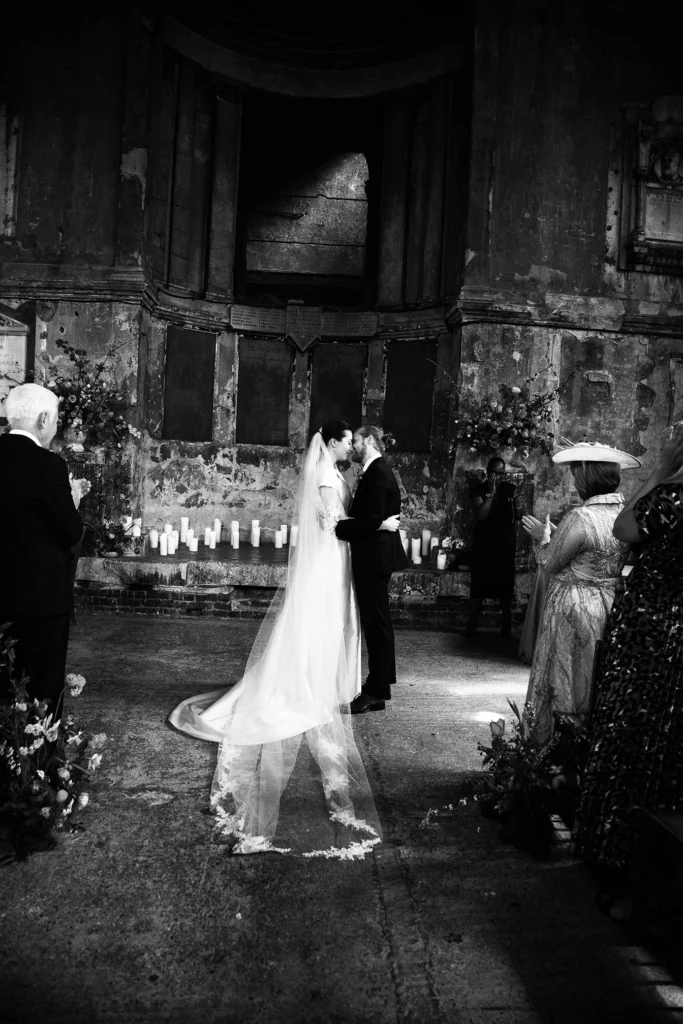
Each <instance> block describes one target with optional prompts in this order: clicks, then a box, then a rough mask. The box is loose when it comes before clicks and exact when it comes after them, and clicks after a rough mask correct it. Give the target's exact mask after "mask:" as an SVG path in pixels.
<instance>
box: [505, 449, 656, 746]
mask: <svg viewBox="0 0 683 1024" xmlns="http://www.w3.org/2000/svg"><path fill="white" fill-rule="evenodd" d="M553 462H554V463H556V464H558V465H568V466H569V468H570V470H571V473H572V475H573V477H574V483H575V485H576V489H577V491H578V492H579V496H580V497H581V498H582V499H583V504H582V505H580V506H578V507H577V508H573V509H570V511H569V512H567V514H566V515H565V517H564V518H563V520H562V522H561V523H560V525H559V527H558V528H557V529H555V528H554V527H553V526H552V524H551V523H550V518H549V516H546V518H545V523H542V522H539V520H538V519H534V517H533V516H524V517H523V519H522V525H523V527H524V529H525V530H526V531H527V533H529V534H530V535H531V537H532V539H533V541H534V549H535V555H536V560H537V562H538V565H539V566H540V567H541V568H543V569H545V570H546V571H547V572H549V573H550V574H551V580H550V584H549V586H548V592H547V595H546V598H545V603H544V606H543V615H542V618H541V625H540V629H539V634H538V640H537V644H536V650H535V652H534V658H533V662H532V665H531V677H530V679H529V690H528V692H527V703H528V704H529V705H531V707H532V708H533V713H534V736H535V738H536V739H537V741H538V742H539V743H547V742H548V740H550V739H551V737H552V734H553V712H554V711H557V712H560V713H562V714H567V715H572V716H574V717H575V718H576V719H577V721H579V722H582V721H584V720H585V719H586V718H587V715H588V713H589V711H590V707H591V696H592V694H591V687H592V676H593V661H594V658H595V645H596V643H597V641H598V640H599V639H601V637H602V635H603V632H604V629H605V623H606V621H607V616H608V614H609V611H610V609H611V607H612V603H613V601H614V594H615V588H616V584H617V580H618V578H619V574H620V572H621V568H622V566H623V564H624V561H625V558H626V554H627V550H628V547H627V545H626V544H624V543H622V542H621V541H619V540H617V539H616V538H615V537H614V536H613V533H612V530H613V527H614V523H615V520H616V518H617V516H618V515H619V513H620V512H621V511H622V509H623V507H624V498H623V496H622V495H621V494H620V493H619V490H618V487H619V484H620V481H621V474H620V471H621V469H627V468H635V467H637V466H639V465H640V462H639V461H638V459H636V458H635V457H634V456H633V455H629V454H628V453H626V452H622V451H619V450H618V449H617V448H611V447H610V446H609V445H606V444H600V443H597V442H588V441H584V442H581V443H579V444H574V445H568V446H567V447H566V448H563V449H562V450H560V451H558V452H556V453H555V455H553ZM553 531H554V535H553Z"/></svg>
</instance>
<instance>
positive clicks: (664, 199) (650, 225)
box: [645, 188, 683, 244]
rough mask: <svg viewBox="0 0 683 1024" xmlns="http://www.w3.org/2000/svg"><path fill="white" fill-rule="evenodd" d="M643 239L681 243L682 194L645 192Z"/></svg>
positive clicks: (649, 190)
mask: <svg viewBox="0 0 683 1024" xmlns="http://www.w3.org/2000/svg"><path fill="white" fill-rule="evenodd" d="M645 237H646V238H653V239H656V240H657V241H666V242H676V243H678V244H680V243H681V242H683V193H681V192H669V191H658V190H655V189H649V188H648V189H646V190H645Z"/></svg>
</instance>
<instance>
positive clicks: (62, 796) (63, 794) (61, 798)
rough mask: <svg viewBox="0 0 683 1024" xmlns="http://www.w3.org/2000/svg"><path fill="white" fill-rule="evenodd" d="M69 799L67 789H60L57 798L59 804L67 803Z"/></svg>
mask: <svg viewBox="0 0 683 1024" xmlns="http://www.w3.org/2000/svg"><path fill="white" fill-rule="evenodd" d="M68 799H69V794H68V793H67V791H66V790H65V789H58V790H57V796H56V797H55V800H56V801H57V803H58V804H63V803H66V801H67V800H68Z"/></svg>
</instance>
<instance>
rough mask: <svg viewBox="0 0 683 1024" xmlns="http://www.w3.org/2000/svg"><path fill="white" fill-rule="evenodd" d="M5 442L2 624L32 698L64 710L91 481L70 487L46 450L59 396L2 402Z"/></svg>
mask: <svg viewBox="0 0 683 1024" xmlns="http://www.w3.org/2000/svg"><path fill="white" fill-rule="evenodd" d="M5 415H6V417H7V421H8V423H9V426H10V430H9V432H6V433H4V434H2V436H0V480H1V481H2V487H1V489H0V625H1V624H3V623H6V622H10V623H11V626H10V627H9V633H10V635H11V636H12V637H13V638H15V639H16V640H17V645H16V647H15V654H16V667H17V668H18V670H19V671H20V672H25V673H26V675H28V676H29V677H30V683H29V688H28V689H29V694H30V695H31V696H32V697H37V698H38V699H40V700H49V701H50V702H51V708H50V710H51V711H53V712H54V713H55V714H57V713H58V712H59V710H60V707H59V706H60V696H61V692H62V688H63V686H64V672H65V668H66V654H67V647H68V643H69V622H70V618H71V612H72V609H73V586H72V580H71V572H70V568H71V548H72V547H74V546H75V545H76V544H78V542H79V541H80V539H81V534H82V532H83V524H82V522H81V517H80V515H79V514H78V511H77V506H78V504H79V502H80V499H81V497H82V495H83V494H85V493H87V489H89V485H88V484H87V481H72V480H70V477H69V472H68V469H67V465H66V463H65V461H64V459H62V458H61V457H60V456H59V455H56V454H55V453H54V452H50V451H48V448H49V446H50V443H51V441H52V439H53V437H54V436H55V432H56V430H57V415H58V402H57V398H56V396H55V395H54V394H53V393H52V391H49V390H48V389H47V388H43V387H40V385H38V384H21V385H19V386H18V387H15V388H13V389H12V390H11V391H10V393H9V394H8V396H7V398H6V400H5Z"/></svg>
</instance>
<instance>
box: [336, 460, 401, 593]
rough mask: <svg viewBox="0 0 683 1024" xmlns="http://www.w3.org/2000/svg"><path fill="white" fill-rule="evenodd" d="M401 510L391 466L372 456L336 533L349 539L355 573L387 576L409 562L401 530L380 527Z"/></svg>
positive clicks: (399, 495)
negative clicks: (372, 458) (392, 531)
mask: <svg viewBox="0 0 683 1024" xmlns="http://www.w3.org/2000/svg"><path fill="white" fill-rule="evenodd" d="M400 511H401V492H400V491H399V489H398V484H397V483H396V477H395V476H394V474H393V472H392V469H391V467H390V466H389V465H388V463H387V462H386V461H385V460H384V459H383V458H379V459H375V460H374V461H373V462H371V463H370V465H369V466H368V468H367V469H366V470H365V472H364V473H363V474H362V476H361V478H360V480H359V483H358V489H357V491H356V494H355V496H354V499H353V501H352V502H351V508H350V509H349V516H350V517H351V518H350V519H341V520H340V521H339V522H338V523H337V526H336V533H337V537H339V539H340V540H347V541H350V543H351V561H352V564H353V572H354V576H358V575H373V576H388V575H390V574H391V573H392V572H396V571H397V570H398V569H405V568H406V567H407V565H408V559H407V558H406V555H405V551H404V550H403V544H402V543H401V535H400V533H398V532H396V533H390V532H389V531H388V530H380V529H379V526H380V525H381V524H382V523H383V522H384V520H385V519H388V518H389V516H397V515H399V513H400Z"/></svg>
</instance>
